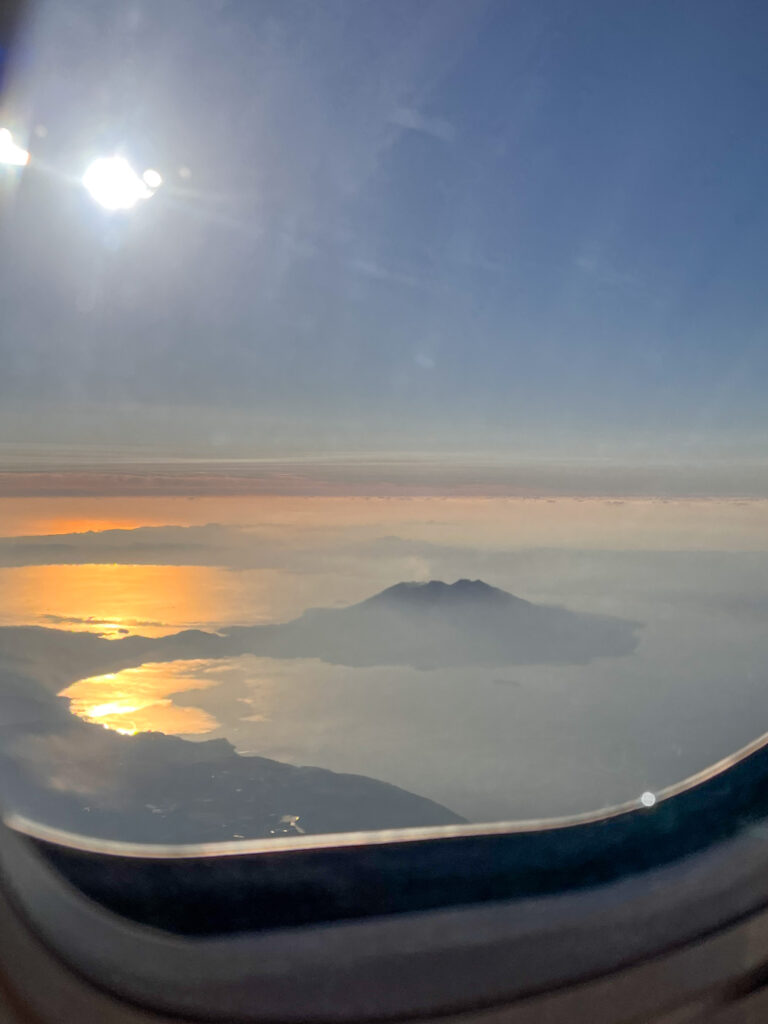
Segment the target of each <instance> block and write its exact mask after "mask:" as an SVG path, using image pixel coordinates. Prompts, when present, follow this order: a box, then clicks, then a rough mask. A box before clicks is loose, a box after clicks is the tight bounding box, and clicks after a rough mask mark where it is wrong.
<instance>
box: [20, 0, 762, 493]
mask: <svg viewBox="0 0 768 1024" xmlns="http://www.w3.org/2000/svg"><path fill="white" fill-rule="evenodd" d="M31 25H32V27H31V28H30V30H29V31H28V33H27V36H26V37H25V39H24V41H23V43H22V45H21V46H20V49H19V52H18V55H17V61H16V67H15V70H14V71H13V73H12V74H11V76H10V86H9V89H8V90H7V92H6V95H5V97H4V98H3V103H4V111H5V120H6V122H7V123H10V124H11V125H12V127H13V128H14V129H15V130H16V131H17V132H18V133H19V136H20V138H21V139H22V140H23V139H25V138H27V137H28V138H29V147H30V149H31V151H32V153H33V158H34V159H35V160H36V161H37V167H35V166H34V161H33V165H32V166H30V168H28V169H27V170H26V171H25V172H24V173H23V175H22V176H20V177H19V176H18V175H17V172H13V173H14V174H15V175H16V177H17V180H15V182H14V181H10V180H9V181H6V182H5V183H4V188H3V189H2V192H3V196H4V198H3V206H2V218H1V219H0V252H1V255H0V302H1V303H2V308H3V327H2V332H1V333H0V431H1V435H2V439H3V440H4V441H6V442H16V443H26V442H39V443H44V444H49V443H52V442H56V443H66V444H70V445H75V446H77V445H82V446H87V445H89V444H93V443H104V444H115V443H121V444H126V445H131V444H135V445H149V446H151V447H152V448H154V449H158V450H160V449H163V448H167V449H171V448H173V449H174V450H175V451H178V450H182V451H185V452H187V453H202V454H204V455H205V456H207V457H209V456H212V455H215V454H217V453H219V454H222V455H231V454H239V455H242V454H254V455H256V454H258V455H265V454H266V455H269V454H272V453H284V452H286V451H291V450H302V451H310V452H311V451H318V452H324V451H328V450H334V449H336V448H341V449H344V450H348V449H350V448H354V449H356V450H363V451H365V450H368V449H375V450H379V451H381V450H384V451H386V450H388V449H396V450H397V451H406V452H407V451H418V452H424V451H440V450H449V451H453V452H456V451H473V452H476V451H488V452H501V453H504V454H505V455H509V456H510V457H511V458H513V459H514V458H517V457H523V456H526V457H528V456H536V455H538V454H547V455H550V456H551V455H556V456H557V457H563V458H569V457H572V456H583V455H585V454H587V455H594V454H601V453H606V452H608V453H610V454H611V455H613V456H616V457H618V458H620V459H622V458H628V459H634V458H636V457H637V458H639V457H642V458H651V459H653V458H656V457H662V456H663V457H665V458H668V457H670V455H672V456H674V457H676V458H679V459H680V460H683V461H685V460H687V459H690V460H697V459H702V458H704V459H706V458H708V457H710V456H712V455H720V456H727V457H729V458H730V457H732V456H734V455H738V454H739V453H743V454H744V455H745V457H746V456H748V457H749V458H751V459H754V458H758V459H759V458H760V457H762V456H764V455H765V454H766V442H765V440H764V438H765V437H766V436H768V434H767V433H766V429H767V428H768V406H766V403H765V391H766V383H768V380H767V378H768V346H766V342H765V330H766V302H765V282H764V268H765V264H766V256H767V255H768V253H767V252H766V250H767V249H768V241H767V240H768V230H767V229H768V224H767V223H766V221H767V220H768V213H767V212H766V207H765V203H764V189H765V180H766V172H767V171H768V148H767V147H766V135H765V128H764V123H765V109H766V103H767V101H768V64H767V63H766V60H765V45H764V44H765V38H766V32H767V31H768V9H766V8H764V7H763V6H762V5H760V4H755V3H753V2H739V0H735V2H732V3H729V4H723V3H720V2H714V0H713V2H709V0H690V2H685V0H681V2H676V3H664V4H657V3H635V4H628V3H624V4H617V3H615V2H613V0H605V2H602V0H589V2H581V0H579V2H569V0H532V2H528V0H514V2H512V0H502V2H493V0H487V2H481V0H474V2H472V3H467V2H465V0H457V2H453V0H418V2H414V0H386V2H385V3H382V2H380V0H375V2H369V0H354V2H353V0H336V2H334V0H324V2H323V3H321V4H319V3H315V2H313V0H307V2H296V0H277V2H262V0H242V2H223V0H222V2H218V3H213V2H199V3H198V2H195V3H191V2H188V0H164V2H163V3H161V4H158V3H151V2H146V0H138V2H134V3H131V4H116V5H109V4H108V5H104V4H101V3H99V2H97V0H72V2H70V3H67V4H61V3H58V2H53V0H51V2H47V3H42V4H39V5H38V14H37V16H36V17H35V19H34V22H33V23H31ZM36 126H37V128H38V131H37V133H35V131H34V129H35V127H36ZM116 149H117V150H120V151H122V152H124V153H125V154H126V155H127V156H128V157H129V159H131V160H132V161H133V162H134V163H135V165H136V166H137V168H138V169H141V168H143V167H148V166H152V167H155V168H157V169H158V170H159V171H160V172H161V173H162V174H163V175H164V177H165V179H166V184H165V185H164V187H163V189H161V191H160V192H158V194H157V196H156V197H154V198H153V199H152V200H151V201H150V202H147V203H145V204H143V205H142V206H140V207H137V208H136V209H135V210H133V211H131V212H130V213H127V214H111V215H110V214H106V213H105V212H104V211H102V210H101V209H100V208H98V207H97V206H96V205H95V204H94V203H93V202H92V200H91V199H90V197H89V196H88V195H87V194H86V193H85V191H84V190H83V189H81V188H80V186H79V184H78V179H79V176H80V175H81V174H82V172H83V170H84V168H85V166H86V165H87V163H88V162H89V161H90V160H91V159H93V158H94V157H95V156H98V155H101V154H104V153H110V152H113V151H115V150H116ZM180 172H181V173H180ZM5 173H6V177H8V173H7V172H5ZM735 490H736V491H737V492H738V491H739V490H742V491H746V490H748V488H746V487H745V488H739V487H736V488H735Z"/></svg>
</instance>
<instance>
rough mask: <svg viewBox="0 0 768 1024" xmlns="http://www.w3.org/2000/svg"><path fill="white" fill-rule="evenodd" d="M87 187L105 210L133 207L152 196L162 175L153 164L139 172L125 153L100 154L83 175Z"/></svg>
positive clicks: (129, 208)
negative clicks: (113, 154) (123, 154)
mask: <svg viewBox="0 0 768 1024" xmlns="http://www.w3.org/2000/svg"><path fill="white" fill-rule="evenodd" d="M82 183H83V186H84V187H85V189H86V190H87V191H88V192H89V193H90V195H91V198H92V199H94V200H95V201H96V202H97V203H98V204H99V206H103V207H104V209H105V210H112V211H114V210H131V209H133V207H134V206H135V205H136V204H137V203H138V202H139V201H140V200H142V199H150V198H151V197H152V196H153V195H154V194H155V192H156V191H157V189H158V188H159V187H160V186H161V185H162V183H163V179H162V177H161V176H160V174H158V172H157V171H154V170H152V169H151V168H150V169H148V170H146V171H144V173H143V175H141V176H139V175H138V174H137V173H136V171H134V169H133V168H132V167H131V165H130V164H129V163H128V161H127V160H126V159H125V157H122V156H101V157H99V158H98V159H97V160H94V161H93V163H92V164H90V165H89V167H88V169H87V170H86V172H85V174H84V175H83V177H82Z"/></svg>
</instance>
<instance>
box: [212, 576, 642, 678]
mask: <svg viewBox="0 0 768 1024" xmlns="http://www.w3.org/2000/svg"><path fill="white" fill-rule="evenodd" d="M639 625H640V624H639V623H637V622H631V621H629V620H627V619H620V618H616V617H614V616H609V615H590V614H584V613H581V612H572V611H569V610H568V609H566V608H559V607H553V606H549V605H536V604H532V603H531V602H530V601H525V600H523V599H522V598H519V597H516V596H515V595H514V594H509V593H507V592H506V591H504V590H499V589H498V588H496V587H492V586H489V584H487V583H484V582H483V581H482V580H466V579H461V580H457V581H456V582H455V583H452V584H448V583H444V582H442V581H440V580H430V581H429V582H428V583H398V584H396V585H395V586H393V587H389V588H388V589H387V590H384V591H382V592H381V593H380V594H376V595H374V596H373V597H370V598H368V599H367V600H365V601H362V602H361V603H360V604H356V605H352V606H350V607H348V608H313V609H310V610H308V611H306V612H305V613H304V614H303V615H302V616H301V617H300V618H298V619H294V620H293V621H292V622H287V623H284V624H282V625H276V626H257V627H239V628H236V629H232V630H230V631H228V632H227V633H226V635H225V638H224V639H225V642H226V643H225V645H226V646H227V647H230V646H233V647H234V648H235V650H236V651H237V652H238V653H246V652H248V653H255V654H262V655H264V656H268V657H275V658H320V659H321V660H323V661H326V662H330V663H331V664H338V665H349V666H370V665H411V666H413V667H415V668H422V669H429V668H448V667H452V666H462V665H509V664H586V663H587V662H589V661H591V660H592V659H593V658H597V657H609V656H610V657H619V656H623V655H627V654H630V653H631V652H632V651H633V650H634V649H635V647H636V646H637V642H638V638H637V629H638V627H639Z"/></svg>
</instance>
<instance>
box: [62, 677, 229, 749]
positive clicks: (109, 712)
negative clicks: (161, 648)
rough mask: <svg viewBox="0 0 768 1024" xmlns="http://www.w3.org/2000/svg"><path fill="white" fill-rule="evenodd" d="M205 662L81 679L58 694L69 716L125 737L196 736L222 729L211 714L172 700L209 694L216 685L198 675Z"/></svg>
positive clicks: (212, 681) (213, 680)
mask: <svg viewBox="0 0 768 1024" xmlns="http://www.w3.org/2000/svg"><path fill="white" fill-rule="evenodd" d="M205 664H206V663H205V662H202V661H177V662H174V663H173V664H170V665H169V664H163V663H156V662H149V663H147V664H146V665H140V666H139V667H138V668H127V669H123V670H122V671H121V672H110V673H108V674H107V675H103V676H91V677H90V678H89V679H80V680H79V681H78V682H76V683H73V684H72V685H71V686H68V687H67V688H66V689H65V690H62V691H61V693H60V694H59V696H60V697H68V698H69V700H70V702H71V703H70V707H71V710H72V711H73V712H74V713H75V714H76V715H79V716H80V718H84V719H85V721H86V722H93V723H95V724H97V725H103V726H104V727H105V728H106V729H114V730H115V732H121V733H124V734H126V735H133V734H134V733H137V732H164V733H167V734H168V735H171V736H175V735H197V734H200V733H206V732H210V731H211V730H212V729H215V728H216V726H217V725H218V722H217V721H216V719H215V718H214V717H213V716H212V715H209V714H208V712H207V711H203V710H202V708H196V707H183V706H179V705H177V704H174V703H173V702H172V701H171V700H170V697H171V695H172V694H179V693H184V692H186V691H188V690H205V689H207V688H208V687H209V686H215V685H216V683H217V680H215V679H207V678H205V676H204V675H203V674H202V673H201V672H200V669H201V668H202V666H203V665H205Z"/></svg>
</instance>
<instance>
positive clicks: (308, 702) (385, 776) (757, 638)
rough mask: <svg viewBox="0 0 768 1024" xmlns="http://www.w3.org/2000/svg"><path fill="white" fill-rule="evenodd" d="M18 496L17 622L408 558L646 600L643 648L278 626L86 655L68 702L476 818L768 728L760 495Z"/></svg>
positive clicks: (552, 801)
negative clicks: (413, 654)
mask: <svg viewBox="0 0 768 1024" xmlns="http://www.w3.org/2000/svg"><path fill="white" fill-rule="evenodd" d="M2 508H3V512H4V515H3V516H2V521H3V522H4V523H6V524H8V525H7V528H6V531H5V533H6V537H5V538H3V539H0V561H2V563H4V565H5V567H4V568H0V584H1V585H0V624H1V625H3V626H18V625H22V624H23V625H37V626H43V627H47V628H54V629H57V630H66V631H74V632H78V633H81V632H84V631H90V632H93V633H96V634H98V635H101V636H103V637H107V638H110V639H111V640H116V639H119V638H120V637H126V636H131V635H136V636H145V637H158V638H159V637H164V636H169V635H172V634H175V633H178V632H179V631H181V630H187V629H196V630H203V631H206V632H211V633H216V632H219V633H221V632H225V631H227V630H228V629H229V627H233V626H251V625H259V624H262V625H263V624H269V623H281V622H289V621H291V620H294V619H297V618H299V617H300V616H301V615H302V614H303V613H304V612H305V611H306V610H307V609H311V608H314V607H326V608H331V609H333V608H336V609H343V608H344V607H346V606H349V605H353V604H356V603H357V602H360V601H362V600H364V599H366V598H369V597H371V596H372V595H374V594H376V593H378V592H380V591H382V590H384V589H385V588H387V587H390V586H392V585H393V584H395V583H398V582H399V581H427V580H430V579H442V580H446V581H448V582H453V581H454V580H456V579H460V578H469V579H473V580H474V579H482V580H483V581H485V582H486V583H488V584H490V585H492V586H494V587H497V588H500V589H502V590H505V591H508V592H510V593H512V594H515V595H516V596H518V597H522V598H524V599H526V600H527V601H530V602H533V603H534V604H536V605H543V606H552V605H556V606H563V607H565V608H567V609H569V610H570V611H572V612H576V613H587V614H598V615H608V616H614V617H616V618H618V619H621V620H626V621H631V622H633V623H637V624H638V631H637V638H638V640H637V645H636V647H635V648H634V649H633V650H631V651H629V652H625V653H621V654H618V655H611V654H610V653H609V654H607V655H602V654H601V653H600V651H599V650H598V651H597V655H596V656H595V657H591V658H590V659H589V660H588V662H587V663H586V664H578V663H575V664H562V663H559V664H558V663H557V662H558V657H557V656H556V655H557V652H556V651H555V650H554V649H553V656H552V659H551V660H552V663H547V658H546V657H545V658H544V659H543V660H540V662H539V663H537V664H525V658H523V663H518V662H519V659H517V658H515V657H510V663H509V664H499V663H494V664H486V665H483V664H457V665H455V666H451V665H450V664H442V665H441V666H440V667H435V668H424V667H419V666H409V665H408V664H403V663H402V661H403V659H402V658H399V657H397V653H396V652H395V651H393V656H392V657H391V658H388V657H386V656H384V657H383V658H382V656H381V655H380V654H379V655H377V656H376V657H379V658H381V659H382V663H381V664H378V665H377V664H371V665H368V666H366V667H362V666H360V667H354V665H350V664H346V665H344V664H334V661H333V659H334V657H335V656H334V655H330V657H331V660H330V661H329V660H323V655H322V651H320V652H319V656H315V657H309V658H308V657H307V656H306V655H301V654H300V653H299V654H297V655H296V656H294V657H290V656H284V655H282V656H280V657H278V658H275V657H273V656H260V655H259V653H258V651H259V643H261V641H260V640H259V639H258V637H257V639H256V641H255V642H254V645H253V648H252V649H253V652H254V653H249V654H242V655H237V654H231V653H230V654H227V653H226V652H223V653H222V656H220V657H216V658H208V657H201V656H200V653H201V652H200V651H199V650H196V648H195V646H194V644H192V643H191V642H189V641H187V644H188V647H187V648H185V646H184V644H182V645H181V646H180V647H179V650H178V657H177V658H176V660H175V661H174V660H173V659H171V660H168V658H167V656H166V655H165V654H164V655H163V656H162V658H163V660H162V661H160V662H157V661H155V660H153V659H152V658H149V659H148V660H144V659H143V658H138V659H135V664H132V667H127V668H125V669H123V670H118V671H116V672H109V673H106V674H105V673H103V672H99V673H92V672H89V671H88V667H87V666H88V662H87V659H86V660H85V661H84V662H83V668H82V671H78V670H77V669H76V668H75V669H73V676H74V678H72V681H71V682H69V683H68V686H67V687H65V688H63V692H64V694H65V695H66V696H68V697H69V698H70V700H71V702H72V703H71V705H70V707H71V710H72V712H74V713H76V714H78V715H80V716H81V717H82V718H84V719H85V720H86V721H90V722H94V723H96V724H97V725H102V726H105V727H107V728H108V729H113V730H116V731H118V732H120V733H122V734H124V735H134V734H136V733H138V732H142V731H146V730H152V731H159V732H162V733H165V734H167V735H177V736H181V737H184V738H187V739H193V740H204V739H211V738H219V737H223V738H226V739H228V740H229V741H231V742H232V743H233V744H234V745H235V747H236V748H237V750H238V751H240V752H241V753H243V754H257V755H260V756H262V757H268V758H274V759H277V760H280V761H284V762H287V763H290V764H309V765H314V766H317V767H322V768H329V769H332V770H334V771H341V772H352V773H356V774H361V775H366V776H370V777H373V778H376V779H380V780H383V781H386V782H391V783H394V784H396V785H398V786H401V787H403V788H404V789H406V790H409V791H410V792H413V793H418V794H419V795H421V796H426V797H429V798H430V799H432V800H435V801H437V802H438V803H440V804H443V805H444V806H447V807H449V808H451V809H452V810H453V811H456V812H457V813H459V814H461V815H462V816H463V817H465V818H467V819H469V820H475V821H477V820H493V819H509V818H519V817H524V818H530V817H539V816H549V815H555V814H562V813H570V812H578V811H584V810H590V809H594V808H597V807H601V806H605V805H607V804H610V803H615V802H618V801H621V800H625V799H631V798H633V797H636V796H637V794H638V793H640V792H642V791H645V790H648V789H651V790H655V789H657V788H659V787H661V786H664V785H668V784H671V783H673V782H676V781H678V780H679V779H681V778H683V777H684V776H685V775H687V774H689V773H691V772H693V771H696V770H699V769H701V768H704V767H706V766H707V765H708V764H710V763H712V762H713V761H715V760H717V759H718V758H720V757H722V756H725V755H727V754H728V753H730V752H732V751H733V750H734V749H736V748H737V747H738V746H740V745H742V744H744V743H746V742H748V741H750V740H751V739H754V738H755V737H756V736H757V735H758V734H760V733H761V732H763V731H766V730H768V697H767V696H766V693H768V689H767V688H766V685H765V684H766V670H765V667H764V666H765V664H767V663H768V661H766V655H767V654H768V640H767V639H766V636H765V630H764V626H763V624H764V616H765V613H766V608H767V607H768V604H767V602H768V598H767V597H766V594H768V537H767V536H766V531H765V530H764V522H765V518H764V517H765V512H766V509H765V502H763V501H756V500H725V499H718V500H708V501H693V500H676V501H671V500H667V499H665V500H650V499H643V500H617V499H598V498H572V497H565V498H559V499H519V498H518V499H516V498H489V497H484V498H468V497H458V498H457V497H446V496H439V497H438V496H435V497H431V498H425V497H414V498H371V497H358V498H354V497H345V498H313V497H276V496H273V497H233V498H214V497H205V496H201V497H198V498H195V499H189V498H168V497H156V498H141V499H139V498H131V497H126V498H124V499H120V500H117V499H112V498H103V499H77V498H62V499H58V500H49V499H44V500H43V499H25V500H21V499H17V500H9V499H6V500H5V501H4V502H3V503H2ZM214 519H215V520H216V522H215V523H214V522H212V520H214ZM462 621H463V620H462ZM2 637H3V634H2V632H0V652H1V649H2ZM185 652H186V654H187V655H188V656H185ZM74 657H75V665H76V664H77V657H78V656H77V654H75V655H74ZM328 657H329V656H328V655H326V659H327V658H328ZM406 660H407V655H406ZM496 661H497V662H498V659H496ZM398 662H400V663H399V664H397V663H398ZM43 674H44V673H43Z"/></svg>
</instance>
